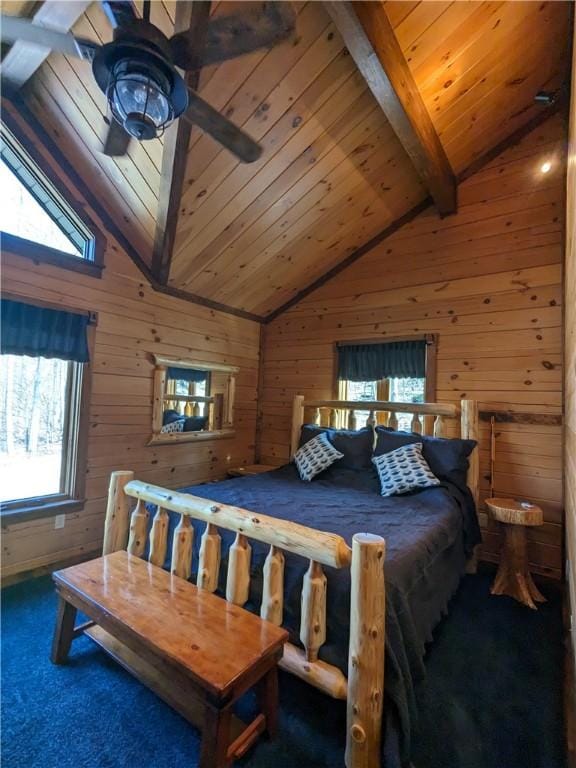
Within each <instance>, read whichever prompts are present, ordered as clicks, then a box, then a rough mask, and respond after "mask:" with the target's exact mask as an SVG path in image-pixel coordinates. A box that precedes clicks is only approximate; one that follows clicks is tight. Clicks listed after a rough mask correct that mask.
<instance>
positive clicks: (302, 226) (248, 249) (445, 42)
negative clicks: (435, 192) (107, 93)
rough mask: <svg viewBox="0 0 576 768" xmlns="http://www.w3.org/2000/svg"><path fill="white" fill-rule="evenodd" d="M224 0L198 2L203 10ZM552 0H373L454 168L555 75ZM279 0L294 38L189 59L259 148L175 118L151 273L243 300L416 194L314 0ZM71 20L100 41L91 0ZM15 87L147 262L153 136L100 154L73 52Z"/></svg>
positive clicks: (160, 13) (278, 296) (156, 174)
mask: <svg viewBox="0 0 576 768" xmlns="http://www.w3.org/2000/svg"><path fill="white" fill-rule="evenodd" d="M8 5H9V4H8ZM19 5H22V3H20V4H19ZM137 5H138V4H137ZM240 5H241V4H240V3H226V2H220V3H213V5H212V12H213V13H216V14H221V13H222V14H223V13H230V12H235V13H237V12H238V8H239V6H240ZM569 5H570V4H569V3H567V2H522V1H520V2H476V1H471V2H433V3H431V2H410V1H403V2H396V1H395V0H394V1H391V2H387V3H385V10H386V13H387V15H388V19H389V21H390V24H391V26H392V28H393V29H394V33H395V35H396V38H397V41H398V43H399V46H400V48H401V50H402V52H403V54H404V57H405V59H406V62H407V64H408V66H409V68H410V72H411V74H412V76H413V79H414V81H415V83H416V86H417V88H418V90H419V91H420V95H421V97H422V100H423V103H424V105H425V107H426V109H427V111H428V113H429V115H430V118H431V120H432V124H433V127H434V128H435V130H436V133H437V135H438V137H439V139H440V142H441V146H442V148H443V151H444V152H445V154H446V156H447V158H448V161H449V164H450V166H451V169H452V171H453V173H454V174H455V175H458V174H461V173H462V172H463V171H464V170H465V169H466V168H467V167H468V166H470V165H471V164H473V163H474V162H475V161H477V160H478V159H479V158H482V157H483V156H484V155H485V154H486V153H487V152H489V151H490V150H491V149H493V148H494V147H495V146H496V145H498V143H499V142H501V141H503V140H504V139H506V137H508V136H510V135H511V134H513V133H514V132H515V131H516V130H517V129H519V128H521V127H522V126H523V125H525V124H527V123H529V122H530V121H531V120H533V119H534V118H536V117H537V116H538V115H539V114H541V113H542V112H543V110H544V108H543V107H542V106H539V105H537V104H536V103H535V102H534V95H535V94H536V92H537V91H539V90H547V91H557V90H558V89H560V87H561V86H562V84H563V82H564V80H565V79H566V73H567V66H568V47H569V46H568V38H569V33H568V29H569V25H568V19H569V12H570V9H569ZM175 6H176V3H175V2H168V1H167V0H165V1H164V2H154V3H152V21H153V23H155V24H157V25H158V26H159V27H160V28H161V29H162V30H163V31H165V32H166V33H167V34H170V33H171V31H172V30H173V28H174V17H175ZM294 6H295V9H296V11H297V19H296V28H297V31H296V36H295V37H294V38H293V39H291V40H288V41H286V42H284V43H282V44H280V45H278V46H277V47H275V48H273V49H272V50H265V51H258V52H255V53H252V54H248V55H246V56H243V57H241V58H239V59H236V60H233V61H229V62H226V63H224V64H221V65H219V66H212V67H207V68H205V69H204V70H202V73H201V78H200V88H199V90H200V92H201V93H202V95H203V97H204V98H205V99H207V100H208V101H209V102H210V103H211V104H212V105H213V106H215V107H216V108H217V109H219V110H220V111H222V112H223V113H224V114H226V115H227V116H228V117H230V118H231V119H232V120H233V121H234V122H235V123H237V124H238V125H241V126H242V127H243V128H244V129H245V130H246V131H247V132H248V133H249V134H250V135H252V136H253V137H254V138H256V139H257V140H258V141H259V142H261V144H262V146H263V147H264V151H263V153H262V157H261V158H260V160H258V161H257V162H256V163H252V164H250V165H243V164H240V163H238V161H237V160H236V159H235V158H234V157H233V156H232V155H231V154H230V153H229V152H227V151H226V150H224V149H222V148H221V147H220V146H219V145H218V144H217V143H216V142H214V140H213V139H211V138H210V137H209V136H208V135H206V134H203V133H201V132H200V131H199V130H197V129H194V130H193V131H192V135H191V138H190V143H189V147H188V153H187V161H186V171H185V174H184V184H183V190H182V196H181V200H180V211H179V216H178V221H177V224H176V231H175V242H174V248H173V251H172V261H171V265H170V270H169V275H168V286H169V287H171V288H173V289H178V290H179V291H185V292H189V293H191V294H194V295H195V296H199V297H202V298H205V299H208V300H210V301H212V302H218V303H220V304H223V305H226V306H229V307H232V308H234V309H237V310H238V309H240V310H244V311H247V312H249V313H252V314H254V315H257V316H260V317H266V316H268V315H270V314H271V313H273V312H275V311H277V310H278V308H279V307H281V306H283V305H284V304H285V303H286V302H289V301H290V300H293V298H294V297H295V296H297V295H298V294H299V292H301V291H302V290H303V289H306V287H307V286H309V285H310V284H312V283H313V282H314V281H315V280H317V279H318V278H320V277H321V276H322V275H324V274H325V273H326V272H328V271H329V270H331V269H332V268H333V267H335V265H338V264H339V263H340V262H342V261H343V260H344V259H345V258H347V257H349V256H350V255H351V254H353V253H354V252H355V251H356V250H357V249H358V248H360V247H361V246H363V245H364V244H365V243H367V242H368V241H369V240H370V239H371V238H373V237H375V236H376V235H378V233H380V232H382V230H384V229H386V228H387V227H389V226H390V225H392V224H393V223H394V222H395V221H397V220H398V219H399V218H400V217H402V216H403V215H404V214H406V213H407V212H408V211H410V210H411V209H413V208H414V207H415V206H416V205H418V204H419V203H421V202H422V201H423V200H424V199H426V197H427V195H428V189H426V188H425V186H424V184H423V183H422V180H421V178H420V176H419V175H418V173H417V172H416V170H415V166H414V164H413V162H412V160H411V159H410V158H409V156H408V155H407V153H406V152H405V150H404V149H403V147H402V145H401V143H400V141H399V140H398V138H397V136H396V134H395V132H394V130H393V129H392V126H391V125H390V123H389V122H388V120H387V119H386V117H385V115H384V112H383V110H382V109H381V108H380V106H379V104H378V103H377V101H376V99H375V98H374V96H373V95H372V93H371V91H370V90H369V88H368V86H367V84H366V81H365V80H364V78H363V76H362V74H361V73H360V71H359V69H358V68H357V66H356V64H355V62H354V59H353V57H352V56H351V55H350V53H349V52H348V50H347V48H346V47H345V45H344V42H343V39H342V37H341V35H340V33H339V31H338V30H337V28H336V26H335V24H334V22H333V21H332V20H331V18H330V16H329V15H328V13H327V11H326V9H325V8H324V6H323V4H321V3H317V2H308V3H306V2H298V3H294ZM18 12H20V11H18ZM74 31H75V32H76V33H77V34H80V35H82V36H85V37H88V38H91V39H95V40H101V41H107V40H109V39H111V34H112V32H111V28H110V26H109V24H108V22H107V20H106V17H105V15H104V13H103V11H102V9H101V7H100V5H99V4H98V3H96V2H95V3H93V4H92V5H91V6H90V7H89V8H88V10H87V11H86V13H85V14H84V15H83V16H82V18H81V19H80V20H79V22H78V23H77V24H76V26H75V28H74ZM26 99H27V101H28V105H29V106H30V108H31V109H32V110H33V111H34V112H35V114H36V116H37V117H38V119H39V120H40V122H41V123H42V124H43V126H44V128H45V129H46V130H47V131H48V132H49V133H50V134H51V136H52V137H53V138H55V139H56V140H57V141H58V142H59V143H60V145H61V146H63V147H64V148H65V150H66V152H67V154H68V157H69V159H70V160H71V161H72V162H73V163H74V164H75V165H76V166H77V167H78V169H79V170H80V171H82V172H83V174H84V176H85V178H87V180H88V179H89V180H90V183H91V184H92V186H93V187H97V189H98V191H99V192H100V194H101V196H102V199H103V201H104V202H105V204H108V206H109V208H110V210H111V212H112V213H113V214H114V215H116V217H117V221H118V225H119V226H121V227H122V228H123V230H124V232H125V234H126V235H127V236H128V237H130V238H131V241H132V242H133V244H134V245H135V247H136V248H138V250H139V252H140V253H141V256H142V258H143V260H144V262H145V263H146V264H148V265H151V263H152V249H153V243H154V236H155V231H156V223H157V222H156V220H157V214H158V197H159V194H160V191H159V190H160V177H161V168H162V151H163V141H162V140H154V141H151V142H143V143H141V144H139V143H137V142H135V141H132V142H131V143H130V149H129V153H128V155H127V156H125V157H121V158H109V157H106V156H105V155H103V154H102V152H101V149H102V144H103V139H104V137H105V134H106V128H107V126H106V124H105V122H104V115H105V114H106V104H105V99H104V97H103V96H102V94H101V93H100V92H99V90H98V88H97V87H96V85H95V83H94V80H93V78H92V74H91V71H90V65H89V64H87V63H85V62H79V61H77V60H68V59H67V58H66V57H65V56H62V55H59V54H52V55H51V56H50V57H49V58H48V60H47V61H46V62H45V63H44V64H43V65H42V67H41V68H40V69H39V70H38V71H37V73H36V74H35V75H34V77H33V78H32V80H31V81H30V82H29V83H28V85H27V86H26Z"/></svg>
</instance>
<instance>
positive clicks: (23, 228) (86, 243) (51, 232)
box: [0, 124, 101, 275]
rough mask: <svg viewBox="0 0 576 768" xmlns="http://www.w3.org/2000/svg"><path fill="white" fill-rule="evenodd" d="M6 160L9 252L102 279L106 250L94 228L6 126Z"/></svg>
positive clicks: (2, 216) (0, 187)
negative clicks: (102, 246)
mask: <svg viewBox="0 0 576 768" xmlns="http://www.w3.org/2000/svg"><path fill="white" fill-rule="evenodd" d="M0 161H1V162H0V231H1V232H2V248H3V250H6V251H13V252H15V253H17V254H19V255H23V256H27V257H30V258H34V259H36V260H42V261H48V262H51V263H56V264H58V265H59V266H70V267H74V268H80V269H81V270H82V271H88V272H89V273H90V274H98V275H99V274H100V268H101V263H100V261H101V257H100V252H101V247H99V248H97V247H96V246H97V239H96V233H95V230H94V227H93V225H92V223H91V222H90V226H88V224H87V223H86V222H85V221H84V218H86V217H85V215H83V218H81V217H80V215H79V214H78V213H77V212H76V211H75V210H74V209H73V207H72V206H71V205H70V203H69V202H67V201H66V200H65V199H64V197H63V196H62V194H60V192H59V191H58V189H57V188H56V186H55V185H54V184H53V183H52V182H51V181H50V180H49V179H48V178H47V177H46V176H45V174H43V173H42V171H41V170H40V169H39V168H38V166H37V164H36V163H35V162H34V160H33V159H32V158H31V157H30V155H29V154H28V153H27V152H26V150H25V149H24V147H23V146H22V145H21V144H20V143H19V142H18V140H17V139H16V138H15V137H14V136H13V135H12V133H11V132H10V131H9V130H8V129H7V128H6V127H5V126H4V125H3V124H2V125H1V126H0ZM93 230H94V231H93Z"/></svg>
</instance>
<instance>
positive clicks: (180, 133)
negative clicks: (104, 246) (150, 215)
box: [151, 0, 210, 285]
mask: <svg viewBox="0 0 576 768" xmlns="http://www.w3.org/2000/svg"><path fill="white" fill-rule="evenodd" d="M209 19H210V2H207V1H206V0H193V2H179V3H176V20H175V22H174V33H175V34H176V33H178V32H183V31H185V30H188V32H189V35H190V39H191V46H190V49H191V50H194V51H197V52H198V53H197V67H196V68H193V69H189V70H188V71H187V72H186V74H185V75H184V80H185V82H186V85H187V86H188V88H192V89H193V90H196V89H197V88H198V83H199V81H200V70H201V66H202V65H201V57H200V55H201V52H202V50H203V49H204V43H205V40H206V33H207V29H208V21H209ZM191 132H192V126H191V125H190V123H189V122H188V120H177V121H176V122H174V123H173V124H172V125H171V126H170V127H169V128H168V130H167V131H166V134H165V136H164V151H163V154H162V170H161V173H160V191H159V197H158V213H157V217H156V232H155V236H154V249H153V252H152V267H151V270H152V274H153V276H154V279H155V280H157V281H158V282H159V283H160V284H161V285H166V284H167V283H168V277H169V275H170V264H171V262H172V254H173V251H174V241H175V239H176V227H177V225H178V216H179V213H180V200H181V198H182V187H183V185H184V176H185V173H186V158H187V156H188V147H189V144H190V136H191Z"/></svg>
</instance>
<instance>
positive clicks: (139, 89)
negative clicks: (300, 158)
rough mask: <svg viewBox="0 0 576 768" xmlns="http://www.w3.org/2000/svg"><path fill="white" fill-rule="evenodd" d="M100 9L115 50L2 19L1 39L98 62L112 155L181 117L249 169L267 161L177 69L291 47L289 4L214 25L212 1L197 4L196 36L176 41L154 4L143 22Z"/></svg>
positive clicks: (121, 7)
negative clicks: (157, 20)
mask: <svg viewBox="0 0 576 768" xmlns="http://www.w3.org/2000/svg"><path fill="white" fill-rule="evenodd" d="M101 4H102V6H103V8H104V11H105V12H106V15H107V16H108V18H109V20H110V22H111V24H112V27H113V30H114V39H113V41H112V42H111V43H106V44H105V45H100V44H98V43H94V42H93V41H91V40H86V39H83V38H79V37H75V36H74V35H72V34H71V33H69V32H68V33H65V32H58V31H56V30H52V29H49V28H47V27H41V26H39V25H37V24H34V23H33V22H31V21H29V20H28V19H23V18H19V17H15V16H5V15H2V16H1V17H0V19H1V25H2V26H1V29H0V38H1V39H2V41H4V42H8V43H14V42H16V41H17V40H24V41H26V42H29V43H35V44H37V45H41V46H44V47H45V48H49V49H50V50H53V51H59V52H61V53H64V54H66V55H68V56H77V57H79V58H81V59H87V60H88V61H91V62H92V71H93V74H94V78H95V79H96V82H97V84H98V87H99V88H100V90H101V91H102V92H103V93H104V94H105V95H106V98H107V100H108V104H109V107H110V111H111V114H112V117H113V119H112V120H111V121H110V122H109V131H108V136H107V138H106V142H105V146H104V152H105V153H106V154H108V155H113V156H118V155H123V154H125V153H126V151H127V149H128V144H129V142H130V138H131V137H133V138H135V139H138V140H139V141H145V140H148V139H154V138H157V137H158V136H161V135H162V133H163V132H164V130H165V129H166V128H167V127H168V126H169V125H170V124H171V123H172V122H173V121H174V120H176V119H178V118H180V119H183V120H188V121H190V122H191V123H193V124H195V125H197V126H198V127H199V128H201V129H202V130H203V131H205V132H206V133H209V134H210V135H211V136H212V137H213V138H214V139H215V140H216V141H218V142H219V143H220V144H222V145H223V146H224V147H226V148H227V149H229V150H230V151H231V152H233V153H234V154H235V155H236V156H237V157H238V158H239V159H240V160H241V161H243V162H245V163H251V162H254V161H255V160H257V159H258V158H259V157H260V155H261V153H262V147H261V146H260V145H259V144H258V143H257V142H256V141H254V139H252V138H251V137H250V136H248V134H246V133H244V131H242V130H241V129H240V128H238V127H237V126H236V125H234V123H232V122H230V120H228V119H227V118H226V117H224V116H223V115H221V114H220V112H218V111H217V110H216V109H214V108H213V107H212V106H211V105H210V104H208V102H206V101H204V99H202V98H201V97H200V96H199V95H198V93H196V91H195V90H193V89H192V88H189V87H188V86H187V85H186V82H185V80H184V78H183V77H182V75H181V74H180V72H179V71H178V69H177V68H179V69H182V70H188V71H198V70H199V69H200V68H201V67H202V66H205V65H207V64H217V63H219V62H222V61H226V60H228V59H233V58H236V57H237V56H241V55H242V54H245V53H249V52H251V51H255V50H257V49H259V48H268V47H272V46H273V45H275V44H277V43H279V42H281V41H282V40H285V39H286V38H287V37H289V36H290V35H291V34H292V32H293V31H294V12H293V11H292V8H291V4H290V3H287V2H274V1H272V2H263V3H261V4H259V8H258V9H257V10H247V11H246V12H244V13H242V14H237V15H236V14H234V15H229V16H220V17H216V18H214V19H212V20H210V21H208V16H209V11H210V2H205V1H204V0H194V6H195V7H196V14H197V15H196V19H197V20H198V21H197V29H194V28H191V29H190V30H186V31H185V32H180V33H177V34H175V35H173V36H172V37H171V38H168V37H166V35H164V33H163V32H161V31H160V30H159V29H158V28H157V27H156V26H154V25H153V24H152V23H151V22H150V0H145V2H144V4H143V18H139V17H138V16H137V14H136V10H135V7H134V5H133V3H132V2H130V0H120V1H119V2H112V1H106V2H102V3H101ZM202 17H204V19H205V21H204V22H203V21H202Z"/></svg>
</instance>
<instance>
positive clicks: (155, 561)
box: [148, 506, 168, 568]
mask: <svg viewBox="0 0 576 768" xmlns="http://www.w3.org/2000/svg"><path fill="white" fill-rule="evenodd" d="M167 548H168V512H166V510H165V509H163V508H162V507H160V506H159V507H158V508H157V509H156V514H155V515H154V520H153V521H152V530H151V531H150V553H149V554H148V560H149V562H151V563H152V565H157V566H158V567H159V568H162V566H163V565H164V560H166V549H167Z"/></svg>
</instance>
